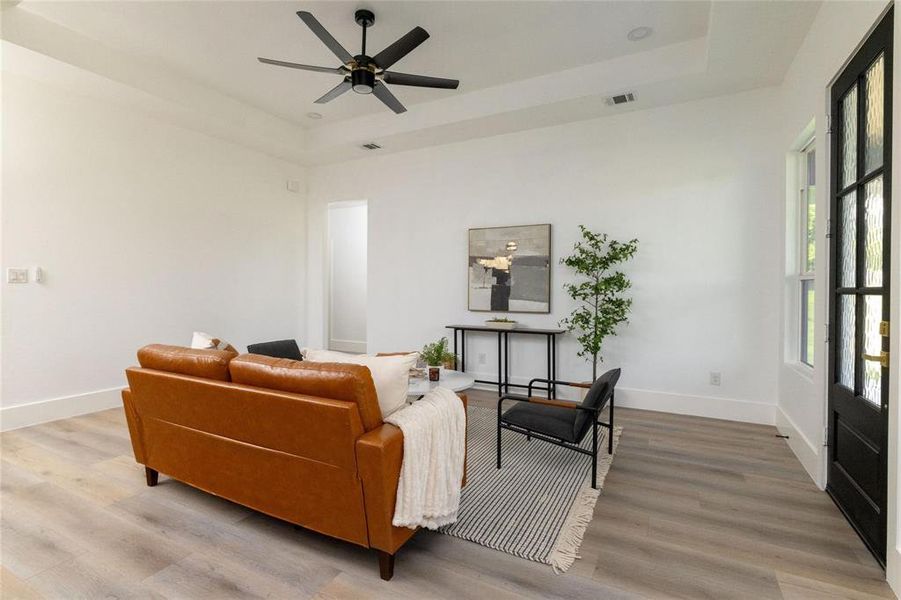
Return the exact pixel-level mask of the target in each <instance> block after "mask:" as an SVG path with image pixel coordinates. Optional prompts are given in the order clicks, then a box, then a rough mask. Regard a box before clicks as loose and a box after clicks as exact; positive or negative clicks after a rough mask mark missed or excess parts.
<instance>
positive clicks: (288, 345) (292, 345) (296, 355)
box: [247, 340, 303, 360]
mask: <svg viewBox="0 0 901 600" xmlns="http://www.w3.org/2000/svg"><path fill="white" fill-rule="evenodd" d="M247 352H248V353H249V354H262V355H263V356H272V357H274V358H290V359H291V360H303V356H302V355H301V354H300V348H298V347H297V342H296V341H295V340H277V341H275V342H260V343H259V344H247Z"/></svg>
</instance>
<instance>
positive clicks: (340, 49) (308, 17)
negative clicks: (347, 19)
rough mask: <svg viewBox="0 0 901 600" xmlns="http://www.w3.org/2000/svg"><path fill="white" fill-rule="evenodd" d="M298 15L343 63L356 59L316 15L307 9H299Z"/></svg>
mask: <svg viewBox="0 0 901 600" xmlns="http://www.w3.org/2000/svg"><path fill="white" fill-rule="evenodd" d="M297 16H298V17H300V20H301V21H303V22H304V23H306V24H307V27H309V28H310V29H311V30H312V31H313V33H315V34H316V37H318V38H319V39H320V40H322V43H323V44H325V45H326V46H328V49H329V50H331V51H332V52H333V53H334V54H335V56H337V57H338V59H339V60H340V61H341V62H342V63H344V64H347V63H349V62H351V61H352V60H353V59H354V57H353V56H351V54H350V52H348V51H347V50H345V49H344V46H342V45H341V44H340V43H339V42H338V40H336V39H335V38H334V37H332V34H330V33H329V32H328V31H327V30H326V29H325V27H323V26H322V23H320V22H319V21H317V20H316V17H314V16H313V15H312V14H310V13H308V12H307V11H305V10H300V11H297Z"/></svg>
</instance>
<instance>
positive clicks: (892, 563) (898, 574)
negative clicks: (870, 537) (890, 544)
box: [885, 547, 901, 598]
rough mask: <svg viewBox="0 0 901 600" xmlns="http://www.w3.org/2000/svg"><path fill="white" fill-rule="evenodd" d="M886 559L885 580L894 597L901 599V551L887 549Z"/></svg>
mask: <svg viewBox="0 0 901 600" xmlns="http://www.w3.org/2000/svg"><path fill="white" fill-rule="evenodd" d="M886 559H887V560H886V567H887V569H886V576H885V579H886V581H888V584H889V586H890V587H891V588H892V591H893V592H895V596H897V597H898V598H901V549H899V548H897V547H895V548H889V549H888V556H887V557H886Z"/></svg>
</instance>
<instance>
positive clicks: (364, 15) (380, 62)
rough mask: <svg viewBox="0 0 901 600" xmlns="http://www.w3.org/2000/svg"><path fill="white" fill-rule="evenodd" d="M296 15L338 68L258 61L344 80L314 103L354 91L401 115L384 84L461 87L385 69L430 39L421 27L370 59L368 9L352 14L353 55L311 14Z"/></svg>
mask: <svg viewBox="0 0 901 600" xmlns="http://www.w3.org/2000/svg"><path fill="white" fill-rule="evenodd" d="M297 16H298V17H300V20H301V21H303V22H304V23H305V24H306V25H307V27H309V28H310V30H311V31H312V32H313V33H314V34H315V35H316V37H318V38H319V39H320V40H321V41H322V43H323V44H325V45H326V47H327V48H328V49H329V50H331V51H332V54H334V55H335V56H337V57H338V60H340V61H341V63H342V64H341V66H340V67H334V68H332V67H317V66H313V65H304V64H300V63H293V62H287V61H283V60H275V59H271V58H262V57H260V58H258V59H257V60H259V61H260V62H261V63H264V64H268V65H274V66H277V67H287V68H290V69H300V70H302V71H313V72H316V73H333V74H335V75H341V76H342V78H343V79H342V81H341V83H339V84H338V85H336V86H335V87H334V88H332V89H331V90H329V91H328V92H326V93H325V94H324V95H322V96H321V97H320V98H318V99H317V100H316V101H315V102H316V104H325V103H326V102H331V101H332V100H334V99H335V98H337V97H338V96H340V95H342V94H344V93H345V92H347V91H349V90H353V91H354V92H356V93H358V94H372V95H373V96H375V97H376V98H378V99H379V100H381V101H382V103H384V104H385V105H386V106H387V107H388V108H390V109H391V110H393V111H394V112H395V113H396V114H401V113H403V112H406V110H407V109H406V108H405V107H404V105H403V104H401V102H400V100H398V99H397V97H396V96H395V95H394V94H393V93H391V91H390V90H389V89H388V87H387V86H386V85H385V84H386V83H387V84H391V85H407V86H413V87H426V88H438V89H449V90H455V89H457V86H459V85H460V82H459V81H457V80H456V79H444V78H442V77H428V76H425V75H411V74H408V73H398V72H396V71H388V68H389V67H391V66H392V65H393V64H394V63H396V62H397V61H399V60H400V59H402V58H403V57H405V56H406V55H407V54H409V53H410V52H412V51H413V50H414V49H416V47H417V46H419V45H420V44H421V43H423V42H424V41H426V40H427V39H429V34H428V32H427V31H426V30H425V29H423V28H422V27H414V28H413V29H412V30H410V32H409V33H407V34H406V35H404V36H403V37H401V38H400V39H398V40H397V41H396V42H394V43H393V44H391V45H390V46H388V47H387V48H385V49H384V50H382V51H381V52H379V53H378V54H376V55H375V56H369V55H367V54H366V30H367V29H368V28H369V27H371V26H372V25H373V24H374V23H375V15H374V14H373V12H372V11H370V10H366V9H360V10H358V11H356V12H355V13H354V20H355V21H356V22H357V25H359V26H360V27H362V28H363V43H362V48H361V50H360V54H358V55H356V56H352V55H351V54H350V52H348V51H347V50H346V49H345V48H344V46H342V45H341V44H340V42H338V40H336V39H335V38H334V37H332V34H330V33H329V32H328V30H326V28H325V27H323V26H322V24H321V23H320V22H319V21H318V20H316V17H314V16H313V15H312V14H310V13H308V12H306V11H303V10H302V11H298V13H297Z"/></svg>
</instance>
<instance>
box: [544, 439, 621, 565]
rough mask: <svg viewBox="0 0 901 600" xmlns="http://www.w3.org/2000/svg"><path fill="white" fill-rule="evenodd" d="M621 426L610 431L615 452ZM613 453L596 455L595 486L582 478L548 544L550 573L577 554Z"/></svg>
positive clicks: (611, 462) (588, 478)
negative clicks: (554, 538)
mask: <svg viewBox="0 0 901 600" xmlns="http://www.w3.org/2000/svg"><path fill="white" fill-rule="evenodd" d="M622 431H623V428H622V427H615V428H614V431H613V451H614V453H615V452H616V446H617V445H618V444H619V436H620V434H621V433H622ZM613 456H614V454H607V453H606V452H605V453H603V454H601V455H600V456H599V457H598V488H599V489H594V488H593V487H591V478H590V477H586V478H585V482H584V483H583V484H582V487H581V488H580V489H579V493H578V495H577V496H576V500H575V502H574V503H573V506H572V508H571V509H570V511H569V514H568V515H567V516H566V520H565V521H564V522H563V527H562V528H561V530H560V535H558V536H557V540H556V541H555V542H554V547H553V548H551V553H550V555H549V556H548V562H549V563H550V564H551V567H553V569H554V573H556V574H558V575H559V574H561V573H565V572H566V571H568V570H569V568H570V567H571V566H573V563H574V562H576V559H577V558H582V557H581V556H580V555H579V548H581V546H582V539H583V538H584V537H585V531H586V530H587V529H588V524H589V523H591V520H592V519H593V518H594V506H595V504H597V501H598V497H599V496H600V495H601V491H602V489H603V487H604V480H605V479H606V478H607V472H608V471H610V465H611V464H613Z"/></svg>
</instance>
